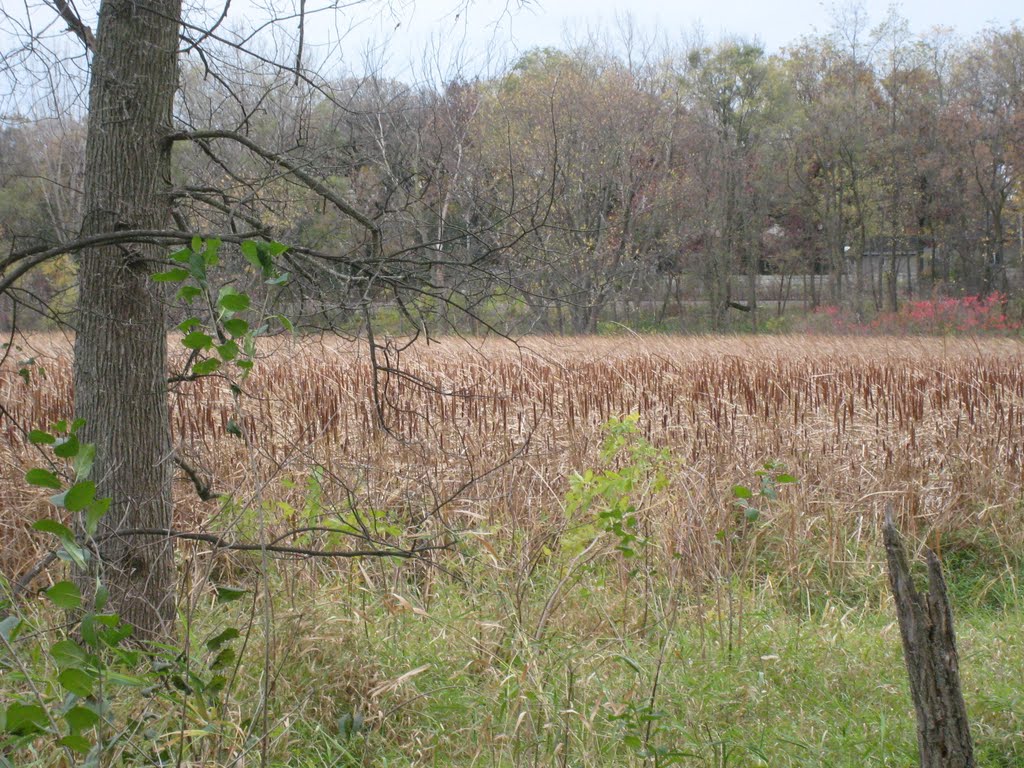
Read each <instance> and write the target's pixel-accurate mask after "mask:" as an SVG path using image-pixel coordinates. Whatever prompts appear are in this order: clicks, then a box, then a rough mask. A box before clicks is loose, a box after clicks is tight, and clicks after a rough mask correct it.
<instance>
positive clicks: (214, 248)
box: [203, 237, 222, 267]
mask: <svg viewBox="0 0 1024 768" xmlns="http://www.w3.org/2000/svg"><path fill="white" fill-rule="evenodd" d="M221 242H222V241H221V239H220V238H219V237H211V238H210V239H209V240H207V241H206V251H205V252H204V253H203V258H205V259H206V264H207V266H210V267H215V266H217V265H218V264H219V263H220V256H218V255H217V253H218V251H220V246H221Z"/></svg>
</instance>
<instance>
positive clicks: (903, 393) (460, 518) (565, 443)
mask: <svg viewBox="0 0 1024 768" xmlns="http://www.w3.org/2000/svg"><path fill="white" fill-rule="evenodd" d="M22 347H23V349H24V352H23V354H24V355H25V356H26V357H28V356H31V357H33V358H34V359H35V363H34V365H33V366H32V374H31V376H30V377H29V378H28V380H25V378H24V377H23V376H21V375H19V372H18V368H19V366H18V365H13V364H12V363H13V360H12V361H9V362H8V365H7V366H6V367H5V369H3V370H0V404H2V405H3V407H4V409H5V412H6V413H5V418H4V427H3V430H2V432H0V441H2V442H0V453H2V456H3V464H2V488H3V490H2V492H0V493H2V498H0V503H2V509H3V510H4V512H3V513H0V531H2V533H3V537H4V541H5V546H4V548H3V554H2V555H0V567H2V568H3V571H4V573H6V574H17V573H19V572H21V571H23V570H24V569H25V568H26V567H28V566H29V565H30V564H31V562H32V561H33V559H34V558H35V557H37V556H38V550H37V547H38V546H39V545H38V544H37V543H34V541H33V539H32V537H31V536H30V535H29V534H28V533H27V529H28V526H29V525H30V524H31V522H32V521H33V520H34V519H37V518H38V517H40V516H42V515H43V514H44V510H45V501H44V500H43V499H42V498H40V497H39V495H38V494H37V493H35V492H34V491H33V490H30V489H28V488H26V487H25V484H24V482H23V481H22V474H23V473H24V471H25V469H26V468H27V467H28V466H30V465H31V464H32V463H33V462H37V461H38V458H39V457H38V455H37V454H36V452H35V449H34V448H33V447H32V446H28V445H26V442H25V440H24V437H23V433H22V432H21V428H22V427H23V428H26V429H31V428H37V427H39V428H45V427H46V426H47V425H48V424H50V423H52V422H53V421H56V420H57V419H59V418H67V417H69V416H70V408H71V405H70V404H71V398H72V393H71V375H70V365H69V349H68V346H67V344H66V342H65V341H64V340H62V339H59V338H56V337H44V336H36V337H30V338H27V339H25V340H24V342H23V343H22ZM395 349H396V348H392V349H391V350H389V351H386V352H385V351H382V353H381V354H380V355H379V357H378V360H377V362H378V364H379V365H386V366H393V367H394V368H395V369H396V370H400V371H401V373H396V372H390V373H388V372H385V373H383V374H381V375H380V376H378V377H377V384H376V386H377V387H378V390H377V394H378V401H379V402H380V403H382V404H383V414H384V417H385V423H386V424H387V428H388V429H387V433H386V432H385V430H382V429H381V428H380V427H379V426H378V424H377V407H376V405H375V399H374V386H375V384H374V375H373V365H372V363H371V360H370V359H369V357H368V355H367V352H366V349H365V347H364V346H362V345H358V344H353V343H349V342H344V341H339V340H336V339H324V338H316V339H311V338H306V339H300V340H295V339H291V338H278V339H273V340H268V341H267V343H266V345H265V349H264V351H265V354H266V357H265V359H264V360H262V361H261V362H260V363H259V364H258V365H257V367H256V371H255V373H254V375H253V376H252V377H251V378H250V379H249V380H248V382H247V383H246V384H245V397H243V398H242V401H241V405H240V412H241V418H242V421H243V423H244V425H245V426H246V428H247V429H248V430H249V433H250V435H251V438H252V443H253V445H254V446H255V447H256V455H255V456H254V457H247V456H246V454H245V451H244V449H243V445H242V442H241V441H240V440H237V439H235V438H233V437H231V436H230V435H228V434H227V428H228V425H229V422H230V421H231V420H232V419H234V418H236V411H235V410H234V409H235V405H234V404H233V402H232V398H231V396H230V392H229V389H228V386H227V385H226V382H225V381H223V380H222V379H219V378H216V377H210V378H207V379H204V380H201V381H198V382H194V383H186V384H181V385H178V387H177V388H176V389H175V390H174V392H173V394H172V405H173V413H172V426H173V430H174V434H175V440H176V444H177V445H178V446H179V449H180V450H181V451H182V453H183V454H184V455H186V456H188V457H190V459H192V460H193V461H194V462H195V463H196V464H198V465H199V466H201V467H203V468H205V470H206V471H208V472H209V474H210V475H211V476H212V478H213V479H214V485H215V487H216V488H217V489H218V490H219V491H222V492H232V493H234V494H236V495H237V496H239V497H246V498H248V497H247V496H246V494H250V493H252V492H254V491H255V490H263V491H266V492H268V493H270V494H271V495H272V496H273V498H275V499H276V500H279V501H283V502H285V503H286V504H289V505H291V507H292V508H294V507H296V506H301V505H302V502H303V494H304V493H306V492H308V489H306V488H305V486H304V485H303V484H302V483H301V482H298V483H297V484H296V483H294V482H288V481H289V480H296V479H297V478H302V477H303V476H304V473H307V472H308V471H309V470H310V468H311V467H314V466H318V467H321V468H322V469H323V472H324V473H325V475H324V477H325V479H326V482H325V483H324V487H323V493H324V494H325V496H326V498H325V499H324V501H325V502H327V503H328V504H333V505H335V507H337V506H338V505H341V506H344V507H346V508H350V509H356V508H359V509H373V510H383V511H384V512H385V513H386V515H385V516H389V517H390V518H391V519H392V521H393V522H397V523H398V524H399V525H402V526H407V527H409V528H410V529H416V532H417V533H418V534H420V535H427V533H429V532H430V531H436V530H437V527H438V526H443V525H448V524H461V525H463V526H466V525H468V526H470V527H472V526H476V525H477V524H478V523H480V522H482V523H483V524H486V525H490V526H496V528H497V530H496V532H495V533H494V534H493V535H494V536H495V537H497V538H499V539H500V538H502V536H508V537H510V538H509V541H511V537H513V535H514V536H515V537H518V538H517V539H516V540H517V541H519V542H520V543H521V542H522V541H525V542H527V545H526V546H527V548H528V547H529V546H530V544H529V542H534V543H538V542H543V541H546V540H547V539H550V538H551V537H552V536H553V535H554V536H557V534H558V532H559V531H560V530H561V526H562V523H561V522H560V521H559V519H558V517H559V512H560V510H561V509H562V505H563V499H564V495H565V491H566V487H567V484H566V478H567V477H568V475H569V474H570V473H572V472H573V471H576V470H581V469H584V468H586V467H591V466H595V464H596V463H597V462H598V458H597V454H598V449H599V446H600V443H601V440H602V432H601V425H602V424H603V423H605V422H606V421H607V420H608V419H610V418H612V417H617V416H622V415H624V414H628V413H637V414H639V416H640V420H639V426H640V429H641V431H642V433H643V434H644V435H645V437H646V438H647V439H649V440H650V441H651V442H652V443H653V444H655V445H657V446H659V447H664V448H667V449H668V450H669V451H670V452H671V454H672V455H673V456H674V457H676V459H677V460H678V461H677V463H676V465H675V469H674V471H673V477H672V478H671V480H672V488H673V490H672V493H671V494H670V495H669V496H667V497H666V498H665V499H664V500H663V503H661V505H660V506H659V511H658V512H656V513H652V515H654V516H656V517H657V518H658V519H656V520H652V521H651V525H655V526H656V527H657V529H658V530H659V536H658V538H659V540H660V541H661V542H662V543H663V545H664V548H665V551H666V552H670V553H686V554H687V555H688V556H689V557H690V558H691V559H693V558H696V559H700V558H701V557H702V556H704V555H706V554H707V553H708V552H709V551H710V550H709V547H711V548H713V537H714V533H715V531H716V530H719V529H720V528H721V527H722V526H723V525H724V524H725V523H726V521H727V520H728V517H729V515H730V514H731V507H730V501H731V496H730V492H729V489H730V488H731V487H732V486H733V485H734V484H750V483H751V482H752V481H753V480H754V472H755V471H756V470H758V469H759V468H760V467H761V466H762V465H763V463H764V462H765V461H774V462H779V463H781V464H782V465H784V466H785V468H786V471H787V472H789V473H791V474H793V475H795V476H796V477H797V478H798V479H799V481H800V482H799V484H798V485H796V486H794V487H792V488H790V489H787V492H786V494H785V495H784V497H783V499H782V503H780V504H778V505H775V512H774V514H775V516H776V519H774V520H769V522H771V523H773V524H774V525H775V529H776V530H777V532H778V533H779V534H780V536H781V537H782V538H783V539H784V541H783V542H782V548H781V549H780V553H782V554H784V558H783V560H782V561H781V563H780V565H781V566H782V567H784V568H787V569H797V570H798V569H800V568H803V567H805V565H806V562H805V558H804V557H803V556H802V554H801V552H802V551H803V550H804V549H805V548H808V547H812V545H813V547H812V548H813V551H814V552H815V553H818V554H820V553H822V552H826V553H828V562H830V563H833V564H841V563H843V562H844V561H846V560H848V559H849V558H850V557H851V556H852V555H851V552H850V547H851V537H852V539H853V540H854V544H853V546H854V548H855V549H856V547H857V543H856V542H858V541H862V540H863V541H867V540H868V539H870V537H872V536H873V535H874V533H875V524H876V521H877V517H878V513H879V510H880V509H881V508H882V507H883V506H884V504H885V502H887V501H891V502H892V503H893V504H894V506H895V508H896V509H897V510H898V512H899V514H900V515H901V516H902V521H903V524H904V528H905V529H907V530H908V531H909V532H910V533H912V534H916V535H919V536H925V535H931V534H935V533H946V532H957V531H961V532H964V531H966V532H972V531H976V530H984V531H987V532H989V533H991V534H993V535H994V536H996V537H997V538H999V539H1000V540H1004V539H1007V538H1010V539H1012V544H1013V545H1014V546H1013V547H1012V549H1016V545H1017V544H1019V541H1018V539H1019V537H1020V533H1021V531H1022V529H1024V526H1021V525H1020V522H1021V520H1020V518H1021V504H1020V500H1021V487H1022V480H1024V469H1022V461H1024V456H1022V451H1024V442H1022V437H1024V346H1022V345H1021V344H1020V343H1018V342H1016V341H1012V340H1005V339H999V340H973V339H924V338H900V339H897V338H843V337H772V338H765V337H704V338H701V337H696V338H668V337H620V338H578V339H569V340H566V339H560V338H528V339H525V340H523V341H521V342H520V343H519V344H518V345H513V344H510V343H508V342H504V341H494V340H488V341H471V340H470V341H467V340H456V339H446V340H443V341H440V342H434V343H430V344H423V343H419V344H417V345H415V346H413V347H411V348H409V349H408V350H407V351H405V352H403V353H401V355H399V354H398V353H397V352H396V351H395ZM512 459H514V460H512ZM471 477H478V478H479V479H478V480H477V482H475V483H474V484H472V485H470V486H468V487H464V486H465V482H466V480H467V479H469V478H471ZM279 480H282V481H284V485H285V486H288V487H283V486H282V485H281V484H280V483H278V481H279ZM177 499H178V501H177V516H178V520H179V525H180V526H181V527H183V528H201V527H204V526H206V525H208V524H211V523H210V521H211V519H212V518H213V517H214V513H215V512H216V509H215V507H214V506H213V505H211V504H203V503H201V502H200V501H199V500H198V499H197V498H195V495H194V494H192V493H190V491H189V487H188V485H187V483H186V482H185V481H184V480H182V482H181V485H180V487H179V489H178V493H177ZM280 508H282V509H283V507H280ZM289 522H290V521H289V520H286V519H284V516H283V515H281V514H279V515H278V516H277V517H273V516H272V517H271V523H272V524H273V525H274V526H275V530H276V531H282V530H285V529H286V528H287V526H288V525H289ZM223 524H224V519H223V517H221V518H218V519H217V522H216V523H212V525H215V526H216V525H223ZM1006 543H1007V544H1008V545H1009V544H1010V543H1011V542H1006ZM940 546H941V542H940Z"/></svg>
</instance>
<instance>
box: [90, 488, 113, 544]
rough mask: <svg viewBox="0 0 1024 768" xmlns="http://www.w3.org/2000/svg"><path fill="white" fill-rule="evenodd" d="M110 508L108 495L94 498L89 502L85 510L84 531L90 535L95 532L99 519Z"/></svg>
mask: <svg viewBox="0 0 1024 768" xmlns="http://www.w3.org/2000/svg"><path fill="white" fill-rule="evenodd" d="M109 510H110V497H107V498H105V499H96V500H95V501H93V502H90V504H89V506H88V507H86V510H85V532H86V533H88V534H89V535H90V536H93V535H94V534H95V533H96V528H97V527H98V526H99V522H100V520H101V519H102V518H103V516H104V515H105V514H107V512H108V511H109Z"/></svg>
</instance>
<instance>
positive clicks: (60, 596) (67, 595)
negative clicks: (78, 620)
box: [46, 581, 82, 611]
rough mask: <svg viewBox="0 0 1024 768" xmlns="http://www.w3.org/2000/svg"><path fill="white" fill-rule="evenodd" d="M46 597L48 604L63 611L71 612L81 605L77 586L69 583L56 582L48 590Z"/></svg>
mask: <svg viewBox="0 0 1024 768" xmlns="http://www.w3.org/2000/svg"><path fill="white" fill-rule="evenodd" d="M46 596H47V597H48V598H50V602H52V603H53V604H54V605H56V606H57V607H58V608H63V609H64V610H65V611H71V610H74V609H75V608H78V607H79V606H81V604H82V592H81V590H79V589H78V586H77V585H76V584H74V583H72V582H70V581H58V582H57V583H56V584H54V585H53V586H52V587H50V588H49V589H48V590H46Z"/></svg>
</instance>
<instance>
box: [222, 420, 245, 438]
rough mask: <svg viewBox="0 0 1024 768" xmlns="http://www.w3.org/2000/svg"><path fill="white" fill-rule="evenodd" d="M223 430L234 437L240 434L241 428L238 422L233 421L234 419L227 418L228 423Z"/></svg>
mask: <svg viewBox="0 0 1024 768" xmlns="http://www.w3.org/2000/svg"><path fill="white" fill-rule="evenodd" d="M224 431H225V432H227V433H228V434H229V435H232V436H234V437H241V436H242V428H241V427H239V426H238V422H237V421H235V420H234V419H228V424H227V426H226V427H225V428H224Z"/></svg>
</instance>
